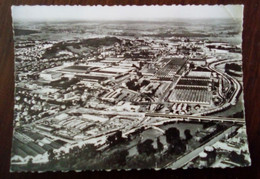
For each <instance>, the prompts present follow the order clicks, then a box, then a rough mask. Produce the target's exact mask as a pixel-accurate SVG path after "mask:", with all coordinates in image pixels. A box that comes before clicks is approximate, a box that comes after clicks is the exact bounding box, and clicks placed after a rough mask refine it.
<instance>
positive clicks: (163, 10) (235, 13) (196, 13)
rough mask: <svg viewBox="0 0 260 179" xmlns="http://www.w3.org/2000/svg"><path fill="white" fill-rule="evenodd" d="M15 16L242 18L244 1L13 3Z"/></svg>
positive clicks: (55, 18)
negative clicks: (116, 3) (130, 3)
mask: <svg viewBox="0 0 260 179" xmlns="http://www.w3.org/2000/svg"><path fill="white" fill-rule="evenodd" d="M12 17H13V19H14V21H21V20H22V21H43V20H44V21H66V20H86V21H89V20H91V21H95V20H168V19H180V18H185V19H186V18H190V19H201V18H242V17H243V5H226V6H224V5H221V6H218V5H214V6H208V5H204V6H202V5H200V6H194V5H193V6H180V5H179V6H176V5H172V6H166V5H165V6H100V5H99V6H12Z"/></svg>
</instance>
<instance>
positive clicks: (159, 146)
mask: <svg viewBox="0 0 260 179" xmlns="http://www.w3.org/2000/svg"><path fill="white" fill-rule="evenodd" d="M157 150H158V152H161V151H163V144H162V143H161V141H160V138H159V137H158V138H157Z"/></svg>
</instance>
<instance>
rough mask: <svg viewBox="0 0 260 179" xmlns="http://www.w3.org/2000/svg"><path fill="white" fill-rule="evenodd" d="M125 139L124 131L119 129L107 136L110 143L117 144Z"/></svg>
mask: <svg viewBox="0 0 260 179" xmlns="http://www.w3.org/2000/svg"><path fill="white" fill-rule="evenodd" d="M123 141H124V139H123V138H122V131H117V132H116V133H115V134H113V135H110V136H108V137H107V142H108V143H109V145H115V144H118V143H121V142H123Z"/></svg>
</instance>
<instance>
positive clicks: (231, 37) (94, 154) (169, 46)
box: [10, 5, 251, 172]
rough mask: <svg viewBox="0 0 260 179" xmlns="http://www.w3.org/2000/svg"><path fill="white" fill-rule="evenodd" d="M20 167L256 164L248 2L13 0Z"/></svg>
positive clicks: (15, 166) (14, 165)
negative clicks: (249, 116)
mask: <svg viewBox="0 0 260 179" xmlns="http://www.w3.org/2000/svg"><path fill="white" fill-rule="evenodd" d="M12 19H13V37H14V50H15V51H14V55H15V74H14V75H15V94H14V98H15V102H14V121H13V128H14V129H13V140H12V151H11V167H10V171H12V172H20V171H38V172H44V171H85V170H106V171H110V170H121V169H123V170H131V169H156V170H159V169H178V168H183V169H188V168H200V169H202V168H226V167H228V168H230V167H231V168H233V167H247V166H250V165H251V159H250V154H249V150H248V143H247V133H246V125H245V123H246V121H245V110H244V95H243V68H242V31H243V28H242V27H243V5H203V6H201V5H200V6H195V5H185V6H181V5H178V6H177V5H171V6H166V5H163V6H159V5H157V6H12Z"/></svg>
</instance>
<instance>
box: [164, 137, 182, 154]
mask: <svg viewBox="0 0 260 179" xmlns="http://www.w3.org/2000/svg"><path fill="white" fill-rule="evenodd" d="M185 151H186V145H185V144H184V142H183V141H181V140H178V141H177V142H176V143H175V144H174V145H172V144H171V145H170V146H169V149H168V153H169V154H175V155H180V154H182V153H184V152H185Z"/></svg>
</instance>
